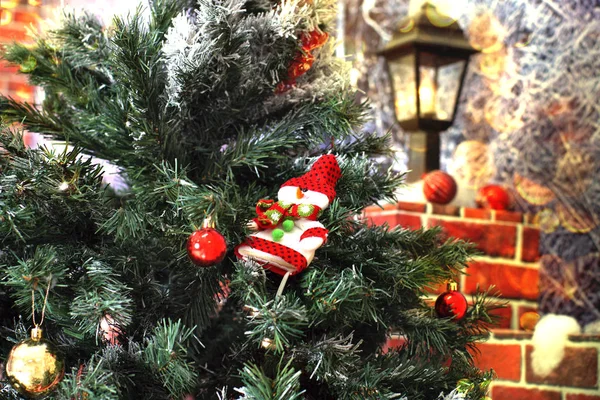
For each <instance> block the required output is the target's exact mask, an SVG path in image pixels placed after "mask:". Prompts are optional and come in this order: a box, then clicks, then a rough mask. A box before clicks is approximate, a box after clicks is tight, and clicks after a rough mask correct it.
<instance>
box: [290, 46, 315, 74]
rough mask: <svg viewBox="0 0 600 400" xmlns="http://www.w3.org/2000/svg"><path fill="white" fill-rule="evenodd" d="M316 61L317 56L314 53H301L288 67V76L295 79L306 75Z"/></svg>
mask: <svg viewBox="0 0 600 400" xmlns="http://www.w3.org/2000/svg"><path fill="white" fill-rule="evenodd" d="M314 62H315V57H314V56H313V55H312V54H308V53H307V54H302V53H299V54H298V55H297V56H296V58H294V61H292V63H291V64H290V66H289V68H288V78H289V79H290V80H294V79H296V78H299V77H300V76H302V75H304V74H305V73H306V72H307V71H308V70H309V69H310V67H312V65H313V63H314Z"/></svg>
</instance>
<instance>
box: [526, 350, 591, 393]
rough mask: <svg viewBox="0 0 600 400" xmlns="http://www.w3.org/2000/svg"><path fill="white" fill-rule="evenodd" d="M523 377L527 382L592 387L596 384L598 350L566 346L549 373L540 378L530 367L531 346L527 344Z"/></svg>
mask: <svg viewBox="0 0 600 400" xmlns="http://www.w3.org/2000/svg"><path fill="white" fill-rule="evenodd" d="M526 352H527V358H526V365H527V367H526V368H527V369H526V373H525V379H526V380H527V382H529V383H543V384H548V385H559V386H571V387H580V388H593V387H597V385H598V350H596V348H595V347H567V348H565V355H564V357H563V359H562V361H561V362H560V364H558V365H557V366H556V368H555V369H554V371H552V372H551V373H550V375H548V376H546V377H544V378H542V377H540V376H537V375H535V373H534V372H533V369H532V367H531V353H532V352H533V346H532V345H528V346H527V349H526Z"/></svg>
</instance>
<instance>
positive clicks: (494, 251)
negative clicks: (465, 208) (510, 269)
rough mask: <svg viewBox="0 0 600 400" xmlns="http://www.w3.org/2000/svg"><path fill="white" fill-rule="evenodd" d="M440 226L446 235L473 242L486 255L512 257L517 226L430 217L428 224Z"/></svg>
mask: <svg viewBox="0 0 600 400" xmlns="http://www.w3.org/2000/svg"><path fill="white" fill-rule="evenodd" d="M436 225H438V226H441V227H442V228H443V229H444V231H445V232H446V233H447V234H448V236H451V237H455V238H458V239H463V240H467V241H470V242H473V243H474V244H475V245H476V247H477V249H479V250H481V251H483V252H484V253H486V254H487V255H490V256H495V257H504V258H514V256H515V244H516V238H517V227H516V226H511V225H501V224H493V223H474V222H465V221H464V220H458V221H456V220H455V221H450V220H443V219H439V218H430V220H429V226H436Z"/></svg>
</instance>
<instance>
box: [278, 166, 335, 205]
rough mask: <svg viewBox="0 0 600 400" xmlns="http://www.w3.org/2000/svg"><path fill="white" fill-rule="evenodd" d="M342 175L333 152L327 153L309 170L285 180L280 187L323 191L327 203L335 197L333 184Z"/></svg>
mask: <svg viewBox="0 0 600 400" xmlns="http://www.w3.org/2000/svg"><path fill="white" fill-rule="evenodd" d="M341 176H342V170H341V169H340V166H339V165H338V163H337V160H336V159H335V156H334V155H333V154H327V155H324V156H321V157H319V159H318V160H317V162H315V163H314V164H313V165H312V167H310V171H308V172H307V173H305V174H304V175H302V176H299V177H297V178H292V179H290V180H288V181H287V182H285V183H284V184H283V185H281V187H285V186H298V187H299V188H301V189H308V190H312V191H315V192H319V193H323V194H324V195H325V196H327V198H328V199H329V203H331V202H332V201H333V199H334V198H335V185H336V184H337V181H338V179H340V177H341Z"/></svg>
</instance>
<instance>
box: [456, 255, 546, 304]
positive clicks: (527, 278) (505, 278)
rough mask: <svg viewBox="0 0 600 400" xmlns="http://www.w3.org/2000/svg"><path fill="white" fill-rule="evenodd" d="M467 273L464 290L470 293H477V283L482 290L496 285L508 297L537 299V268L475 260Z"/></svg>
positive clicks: (501, 294) (502, 295)
mask: <svg viewBox="0 0 600 400" xmlns="http://www.w3.org/2000/svg"><path fill="white" fill-rule="evenodd" d="M467 274H468V276H467V277H466V283H465V287H464V291H465V292H466V293H469V294H473V293H475V291H476V289H477V285H479V288H480V289H481V290H485V289H487V288H489V287H490V286H492V285H494V286H495V287H496V289H497V290H498V291H499V292H500V296H501V297H504V298H508V299H527V300H536V299H537V297H538V294H539V289H538V281H539V273H538V270H537V269H533V268H523V267H517V266H513V265H506V264H499V263H487V262H483V261H474V262H471V263H470V264H469V266H468V268H467Z"/></svg>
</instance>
